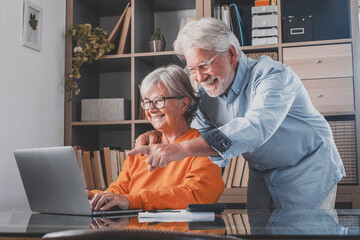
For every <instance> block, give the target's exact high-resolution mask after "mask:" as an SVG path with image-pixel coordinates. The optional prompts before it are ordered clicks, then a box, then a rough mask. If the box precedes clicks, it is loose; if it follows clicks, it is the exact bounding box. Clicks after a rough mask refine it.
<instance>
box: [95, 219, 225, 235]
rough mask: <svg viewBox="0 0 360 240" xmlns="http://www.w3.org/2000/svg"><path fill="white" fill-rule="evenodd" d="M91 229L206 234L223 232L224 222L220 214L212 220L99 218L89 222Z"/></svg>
mask: <svg viewBox="0 0 360 240" xmlns="http://www.w3.org/2000/svg"><path fill="white" fill-rule="evenodd" d="M91 228H93V229H105V228H129V229H153V230H162V231H177V232H194V233H207V234H225V224H224V222H223V220H222V218H221V217H220V216H218V217H216V218H215V221H213V222H142V223H139V221H138V218H137V217H129V218H100V219H94V220H93V221H92V223H91Z"/></svg>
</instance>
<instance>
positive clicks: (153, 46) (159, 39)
mask: <svg viewBox="0 0 360 240" xmlns="http://www.w3.org/2000/svg"><path fill="white" fill-rule="evenodd" d="M165 45H166V42H165V38H164V36H163V35H162V34H161V29H160V27H156V28H155V30H154V34H153V35H152V36H151V39H150V41H149V46H150V51H152V52H160V51H164V50H165Z"/></svg>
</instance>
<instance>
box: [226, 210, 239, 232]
mask: <svg viewBox="0 0 360 240" xmlns="http://www.w3.org/2000/svg"><path fill="white" fill-rule="evenodd" d="M226 215H227V217H228V219H229V225H230V229H231V234H232V235H236V234H237V230H236V226H235V222H234V218H233V215H232V213H227V214H226Z"/></svg>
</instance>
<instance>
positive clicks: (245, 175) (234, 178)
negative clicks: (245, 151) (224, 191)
mask: <svg viewBox="0 0 360 240" xmlns="http://www.w3.org/2000/svg"><path fill="white" fill-rule="evenodd" d="M229 161H230V163H229V164H228V165H226V167H225V168H224V172H223V175H222V179H223V181H224V183H225V187H226V188H232V187H247V185H248V180H249V165H248V162H247V161H246V160H245V159H244V157H243V156H242V155H239V156H237V157H234V158H232V159H229Z"/></svg>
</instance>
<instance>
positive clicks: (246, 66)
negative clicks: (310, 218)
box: [192, 53, 345, 208]
mask: <svg viewBox="0 0 360 240" xmlns="http://www.w3.org/2000/svg"><path fill="white" fill-rule="evenodd" d="M199 95H200V104H199V109H198V111H197V116H196V118H195V120H194V121H193V123H192V127H194V128H197V129H198V130H199V131H200V132H201V133H202V138H203V139H204V140H205V141H206V142H207V143H208V144H209V145H210V146H211V147H212V148H213V149H214V150H216V151H217V152H218V153H219V155H220V157H211V160H212V161H213V162H214V163H215V164H217V165H219V166H221V167H223V166H225V165H227V164H228V163H229V161H228V160H227V159H230V158H233V157H235V156H237V155H240V154H243V156H244V158H245V159H246V160H248V162H249V167H250V169H251V170H250V178H249V186H248V201H247V204H248V206H251V204H252V201H254V202H256V201H257V200H256V199H255V198H258V197H260V198H263V199H267V197H268V196H267V195H269V194H270V195H271V197H272V199H273V201H274V204H275V206H276V208H317V207H319V206H320V205H321V203H322V202H323V201H324V200H325V198H326V197H327V195H328V194H329V193H330V191H331V190H332V188H333V187H334V186H335V185H336V184H337V183H338V182H339V181H340V180H341V178H342V177H343V176H345V170H344V166H343V163H342V161H341V158H340V156H339V153H338V151H337V149H336V146H335V143H334V140H333V137H332V133H331V129H330V127H329V125H328V123H327V121H326V120H325V119H324V117H323V116H322V115H321V114H320V113H319V112H318V111H317V110H316V109H315V108H314V106H313V105H312V103H311V100H310V98H309V96H308V94H307V92H306V90H305V88H304V86H303V84H302V83H301V80H300V79H299V77H298V76H297V75H296V74H295V73H294V72H293V71H292V70H291V69H290V68H289V67H286V66H285V65H283V64H282V63H280V62H277V61H273V60H272V59H271V58H269V57H266V56H262V57H260V58H259V60H253V59H250V58H247V57H246V56H245V54H243V53H242V54H241V57H240V59H239V65H238V68H237V72H236V76H235V80H234V82H233V84H232V86H231V88H230V90H229V92H228V94H223V95H220V96H219V97H215V98H213V97H209V96H208V95H207V94H206V92H205V90H204V89H203V88H200V89H199ZM255 174H256V175H257V176H256V177H254V176H255ZM259 179H260V180H259ZM262 185H263V186H262ZM264 189H265V190H264ZM267 191H268V192H267ZM262 204H263V206H260V205H258V206H256V204H254V206H253V207H254V208H266V207H267V206H265V204H267V203H265V202H264V203H262Z"/></svg>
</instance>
